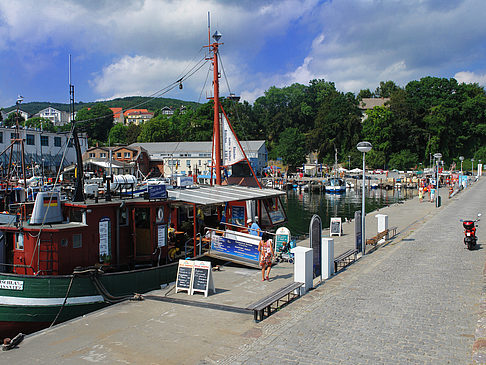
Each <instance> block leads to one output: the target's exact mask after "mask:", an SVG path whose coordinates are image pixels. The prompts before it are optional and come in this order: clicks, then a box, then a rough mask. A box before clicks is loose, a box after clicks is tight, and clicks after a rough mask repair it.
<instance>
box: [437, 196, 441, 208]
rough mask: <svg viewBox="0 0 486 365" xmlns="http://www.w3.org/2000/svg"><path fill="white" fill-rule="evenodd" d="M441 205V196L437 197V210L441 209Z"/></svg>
mask: <svg viewBox="0 0 486 365" xmlns="http://www.w3.org/2000/svg"><path fill="white" fill-rule="evenodd" d="M440 205H441V196H440V195H439V196H438V197H437V208H439V207H440Z"/></svg>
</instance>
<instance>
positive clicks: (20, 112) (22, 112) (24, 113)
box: [4, 109, 30, 120]
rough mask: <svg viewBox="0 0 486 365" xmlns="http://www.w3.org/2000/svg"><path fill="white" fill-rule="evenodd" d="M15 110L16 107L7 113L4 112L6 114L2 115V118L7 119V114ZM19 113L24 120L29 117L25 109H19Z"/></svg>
mask: <svg viewBox="0 0 486 365" xmlns="http://www.w3.org/2000/svg"><path fill="white" fill-rule="evenodd" d="M16 112H17V109H13V110H11V111H9V112H8V113H6V115H5V116H4V119H7V118H8V116H9V115H10V114H12V113H16ZM19 114H20V116H21V117H22V118H24V120H27V119H29V118H30V114H29V113H27V112H26V111H23V110H22V109H19Z"/></svg>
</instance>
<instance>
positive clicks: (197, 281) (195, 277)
mask: <svg viewBox="0 0 486 365" xmlns="http://www.w3.org/2000/svg"><path fill="white" fill-rule="evenodd" d="M210 289H211V290H212V291H213V293H214V292H215V290H214V284H213V276H212V275H211V262H209V261H194V271H193V273H192V289H191V295H192V294H194V292H196V291H198V292H203V293H204V296H205V297H207V296H208V291H209V290H210Z"/></svg>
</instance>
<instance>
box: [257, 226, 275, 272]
mask: <svg viewBox="0 0 486 365" xmlns="http://www.w3.org/2000/svg"><path fill="white" fill-rule="evenodd" d="M258 252H259V261H260V267H261V268H262V281H265V279H266V280H270V279H269V275H270V270H271V268H272V261H273V255H274V254H273V247H272V240H271V239H270V234H268V233H267V232H264V233H263V236H262V239H261V241H260V243H259V244H258ZM265 274H266V275H265Z"/></svg>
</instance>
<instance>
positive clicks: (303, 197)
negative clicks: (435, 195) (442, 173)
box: [282, 188, 417, 236]
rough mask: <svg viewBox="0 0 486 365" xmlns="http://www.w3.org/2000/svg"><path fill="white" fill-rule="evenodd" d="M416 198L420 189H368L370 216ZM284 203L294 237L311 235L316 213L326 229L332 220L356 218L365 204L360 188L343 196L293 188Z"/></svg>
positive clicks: (351, 190)
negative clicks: (310, 226) (355, 215)
mask: <svg viewBox="0 0 486 365" xmlns="http://www.w3.org/2000/svg"><path fill="white" fill-rule="evenodd" d="M415 195H417V190H416V189H405V188H402V189H393V190H386V189H366V213H369V212H373V211H375V210H377V209H379V208H382V207H384V206H388V205H392V204H396V203H399V202H400V201H402V200H404V199H409V198H412V197H413V196H415ZM282 201H283V204H284V207H285V210H286V212H287V216H288V223H287V225H286V226H287V227H288V228H289V229H290V231H291V233H292V236H303V235H306V234H308V232H309V224H310V220H311V218H312V216H313V215H314V214H317V215H319V216H320V218H321V220H322V228H328V227H329V225H330V219H331V217H341V219H342V221H343V222H344V221H346V220H349V219H353V218H354V212H356V211H361V204H362V200H361V190H360V189H357V190H355V189H347V190H346V193H342V194H328V193H325V192H312V191H310V192H309V191H299V190H298V189H290V190H288V191H287V194H286V195H285V196H283V198H282Z"/></svg>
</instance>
